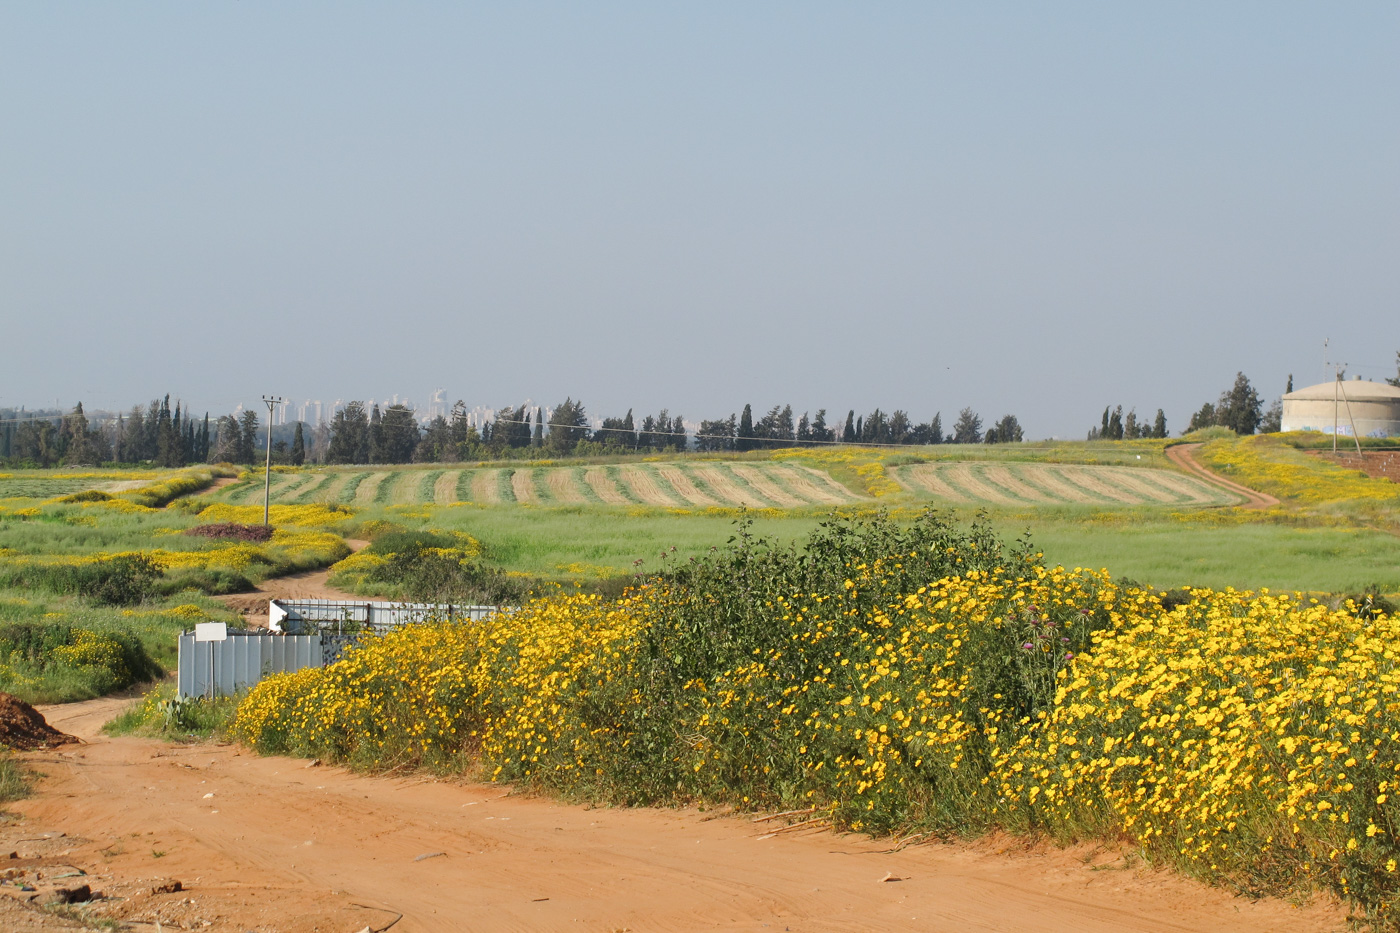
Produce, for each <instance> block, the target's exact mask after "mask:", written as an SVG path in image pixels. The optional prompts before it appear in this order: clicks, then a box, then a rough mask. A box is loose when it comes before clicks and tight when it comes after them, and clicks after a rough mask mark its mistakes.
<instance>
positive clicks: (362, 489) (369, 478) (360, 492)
mask: <svg viewBox="0 0 1400 933" xmlns="http://www.w3.org/2000/svg"><path fill="white" fill-rule="evenodd" d="M361 475H362V476H364V479H363V480H361V481H360V485H358V486H356V487H355V499H354V502H355V504H356V505H369V504H371V503H372V502H375V501H377V500H378V498H379V487H380V485H381V484H383V482H384V481H385V480H386V479H388V478H389V476H390V474H388V473H365V474H361Z"/></svg>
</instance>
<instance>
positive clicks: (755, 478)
mask: <svg viewBox="0 0 1400 933" xmlns="http://www.w3.org/2000/svg"><path fill="white" fill-rule="evenodd" d="M729 469H730V470H732V471H733V472H734V475H735V476H737V477H739V478H740V479H742V480H744V481H745V482H747V483H748V484H749V485H750V486H751V487H753V490H754V491H755V492H757V493H758V494H759V495H760V496H763V497H764V498H765V499H767V500H768V501H769V502H771V503H772V504H773V505H776V506H777V507H778V508H780V509H793V508H797V507H799V506H803V505H806V504H807V502H806V500H805V499H799V498H797V497H796V496H794V495H793V494H792V493H790V492H788V491H787V490H786V489H783V488H782V487H781V486H779V485H778V484H777V483H775V482H773V480H772V479H771V478H769V476H768V475H767V474H766V473H765V472H764V471H763V470H761V469H759V468H758V467H756V466H753V465H751V464H747V463H733V464H730V466H729Z"/></svg>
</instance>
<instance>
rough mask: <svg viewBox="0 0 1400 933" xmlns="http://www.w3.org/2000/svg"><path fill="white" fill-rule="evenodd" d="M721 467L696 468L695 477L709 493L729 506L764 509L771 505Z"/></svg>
mask: <svg viewBox="0 0 1400 933" xmlns="http://www.w3.org/2000/svg"><path fill="white" fill-rule="evenodd" d="M721 466H728V464H722V465H716V466H697V467H696V468H695V475H696V476H698V477H700V478H701V479H702V480H704V481H705V485H707V486H709V487H710V491H711V492H713V493H714V494H715V495H716V496H718V497H719V498H721V499H723V500H724V501H725V502H726V503H728V504H729V505H741V506H743V507H744V508H746V509H766V508H768V507H769V505H770V504H771V503H769V502H768V501H767V500H766V499H763V498H761V497H759V496H758V495H757V494H756V493H755V492H754V491H753V490H752V489H750V488H749V487H748V485H747V484H745V483H743V482H741V481H740V480H739V479H738V477H736V476H735V475H734V474H732V473H730V472H728V471H727V470H723V469H721V468H720V467H721Z"/></svg>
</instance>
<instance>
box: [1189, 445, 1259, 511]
mask: <svg viewBox="0 0 1400 933" xmlns="http://www.w3.org/2000/svg"><path fill="white" fill-rule="evenodd" d="M1200 446H1201V445H1200V444H1176V445H1173V446H1171V447H1168V448H1167V459H1168V460H1170V461H1171V462H1172V463H1175V464H1176V465H1177V466H1179V467H1183V468H1185V469H1187V470H1190V471H1191V472H1192V473H1194V474H1195V475H1196V476H1199V477H1200V478H1201V479H1204V480H1205V481H1206V482H1208V483H1210V484H1211V485H1213V486H1219V487H1221V488H1222V489H1225V490H1227V491H1229V492H1232V493H1234V494H1235V495H1237V496H1243V497H1244V500H1245V501H1244V503H1243V504H1242V505H1241V506H1240V508H1244V509H1269V508H1273V507H1274V506H1276V505H1278V504H1279V503H1278V500H1277V499H1275V498H1274V497H1273V496H1271V495H1269V494H1268V493H1266V492H1259V491H1258V490H1257V489H1250V488H1249V487H1248V486H1242V485H1240V484H1239V483H1237V482H1235V481H1234V480H1232V479H1226V478H1225V477H1223V476H1221V475H1220V474H1219V473H1213V472H1211V471H1210V470H1207V469H1206V468H1205V467H1203V466H1201V465H1200V464H1199V463H1197V462H1196V458H1195V453H1194V452H1195V450H1196V448H1197V447H1200Z"/></svg>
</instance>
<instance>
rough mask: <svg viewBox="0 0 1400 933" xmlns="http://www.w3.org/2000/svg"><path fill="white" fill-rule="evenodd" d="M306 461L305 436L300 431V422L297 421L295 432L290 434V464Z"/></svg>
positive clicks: (294, 464) (299, 464)
mask: <svg viewBox="0 0 1400 933" xmlns="http://www.w3.org/2000/svg"><path fill="white" fill-rule="evenodd" d="M305 462H306V438H305V436H303V434H302V432H301V422H300V421H298V422H297V429H296V433H295V434H293V435H292V466H301V465H302V464H303V463H305Z"/></svg>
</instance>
